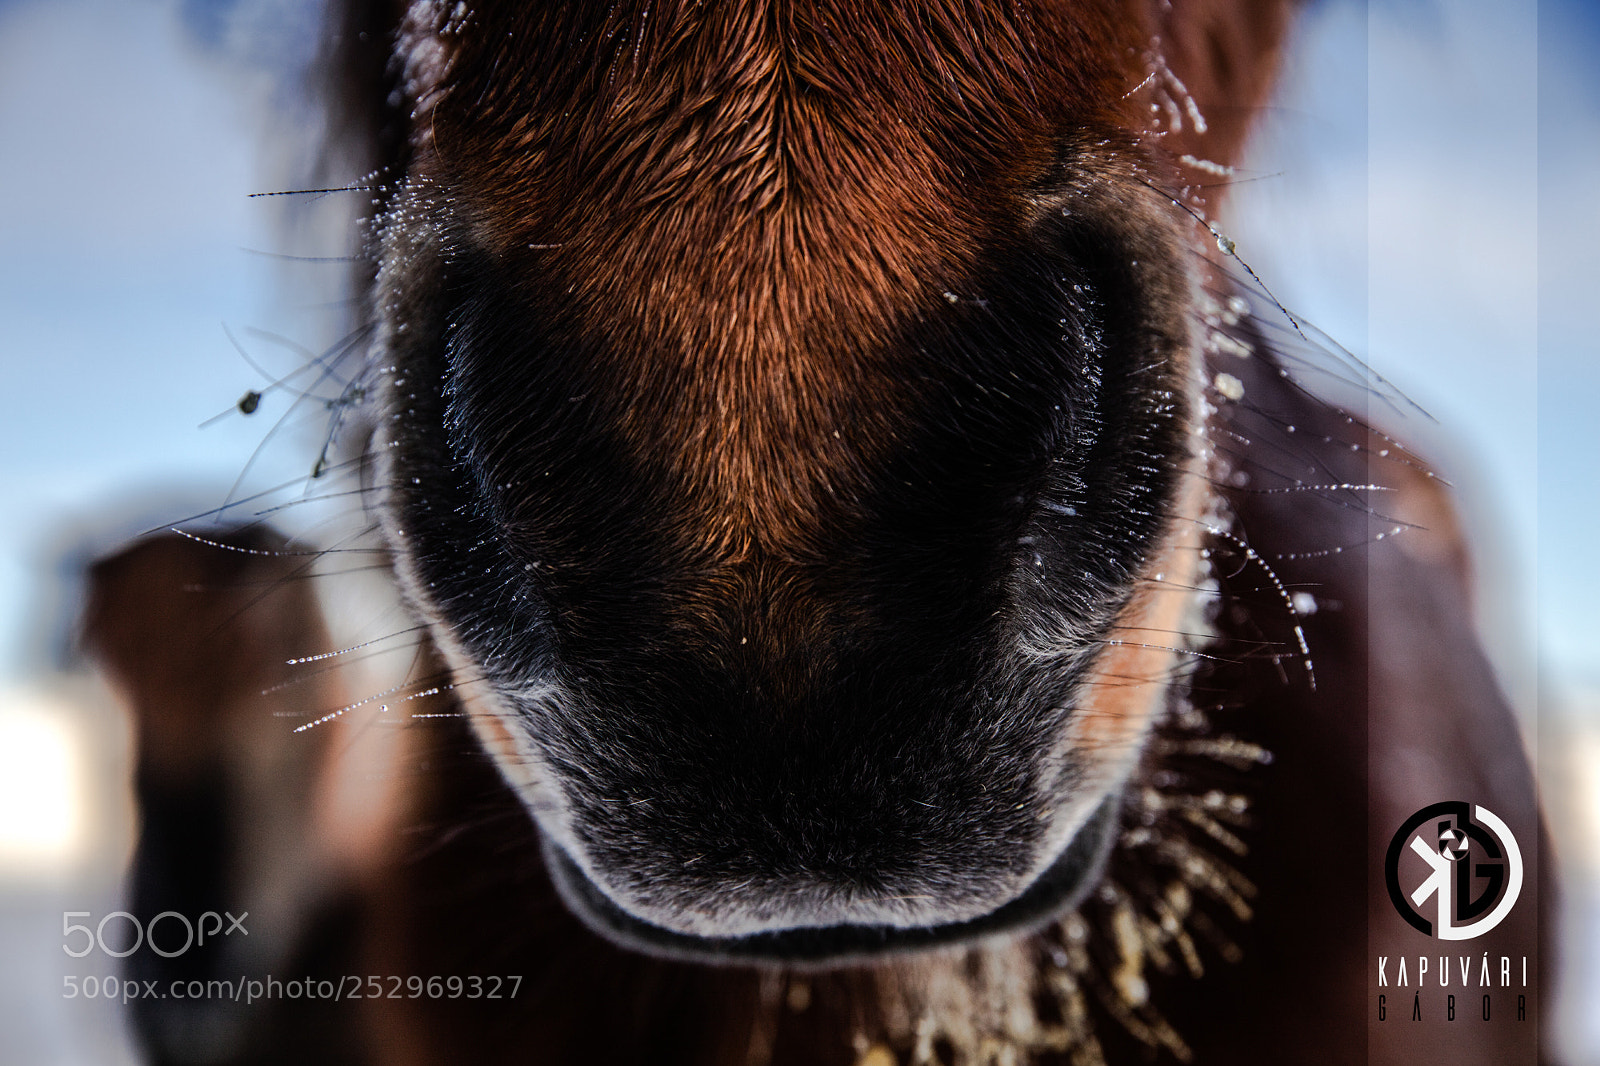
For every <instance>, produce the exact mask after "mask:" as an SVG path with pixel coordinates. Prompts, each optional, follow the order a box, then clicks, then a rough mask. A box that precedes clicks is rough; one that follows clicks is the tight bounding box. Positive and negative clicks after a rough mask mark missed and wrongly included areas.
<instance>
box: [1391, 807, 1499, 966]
mask: <svg viewBox="0 0 1600 1066" xmlns="http://www.w3.org/2000/svg"><path fill="white" fill-rule="evenodd" d="M1408 853H1409V854H1410V855H1414V856H1416V857H1418V858H1420V859H1421V860H1422V863H1421V865H1420V866H1419V865H1418V864H1417V863H1416V862H1414V861H1406V856H1407V854H1408ZM1403 867H1404V868H1403ZM1383 872H1384V879H1385V881H1386V882H1387V884H1388V887H1389V899H1390V900H1392V901H1393V903H1394V907H1395V910H1397V911H1399V912H1400V917H1402V918H1404V919H1405V920H1406V921H1407V922H1409V923H1410V924H1411V926H1412V927H1413V928H1415V929H1416V930H1417V931H1419V932H1421V933H1423V934H1425V935H1427V936H1431V937H1435V938H1437V939H1439V940H1471V939H1472V938H1474V937H1479V936H1482V935H1483V934H1485V933H1487V932H1488V931H1489V930H1491V929H1493V928H1494V927H1495V926H1497V925H1499V924H1500V923H1501V922H1502V921H1504V920H1505V917H1506V915H1508V914H1510V913H1511V908H1512V907H1514V906H1516V902H1517V896H1518V895H1520V894H1521V892H1522V873H1523V868H1522V850H1521V849H1520V848H1518V847H1517V839H1516V837H1514V836H1512V834H1511V829H1510V827H1509V826H1507V825H1506V823H1505V822H1504V821H1502V820H1501V819H1500V817H1499V816H1498V815H1496V814H1495V813H1494V812H1493V811H1491V810H1489V809H1488V808H1487V807H1480V806H1477V805H1474V804H1468V803H1466V802H1464V801H1461V800H1446V801H1444V802H1442V803H1434V804H1430V805H1428V806H1426V807H1424V808H1422V809H1421V810H1420V811H1418V812H1417V813H1416V814H1413V815H1412V816H1411V817H1410V818H1407V819H1406V821H1405V824H1404V825H1402V826H1401V827H1400V830H1399V832H1397V833H1395V835H1394V839H1393V840H1391V841H1390V842H1389V853H1388V855H1387V857H1386V858H1385V860H1384V867H1383ZM1408 890H1409V891H1408ZM1430 900H1432V905H1431V906H1429V901H1430Z"/></svg>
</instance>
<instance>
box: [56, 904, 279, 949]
mask: <svg viewBox="0 0 1600 1066" xmlns="http://www.w3.org/2000/svg"><path fill="white" fill-rule="evenodd" d="M93 917H94V915H93V914H92V913H91V912H89V911H62V912H61V950H62V951H64V952H66V953H67V954H68V955H71V956H72V957H73V958H75V959H81V958H83V957H84V956H85V955H87V954H89V953H90V952H91V951H94V950H95V949H96V948H99V949H100V952H101V953H102V954H104V955H109V956H111V957H112V958H114V959H123V958H127V957H128V956H129V955H132V954H133V953H134V952H135V951H138V950H139V948H140V947H142V946H145V945H148V946H149V948H150V950H151V951H153V952H155V953H156V954H157V955H160V956H161V957H162V958H164V959H175V958H177V957H178V956H179V955H182V954H183V953H184V952H186V951H188V950H189V949H190V948H198V947H204V946H205V943H206V941H207V940H208V939H209V940H216V939H218V938H220V937H226V936H232V935H233V934H234V933H240V934H243V935H244V936H249V935H250V930H248V929H246V928H245V927H244V920H245V919H246V918H248V917H250V912H249V911H245V912H244V913H242V914H240V915H239V916H238V917H237V918H236V917H234V916H233V914H232V913H231V912H229V911H223V912H222V913H221V914H218V913H217V912H216V911H205V912H203V913H202V914H201V915H200V916H199V917H198V918H195V919H193V920H190V918H189V916H188V915H186V914H179V913H178V912H177V911H162V912H161V913H160V914H157V915H156V916H155V917H153V918H151V919H150V921H149V922H147V923H145V922H140V921H139V919H138V918H136V917H135V916H134V915H132V914H129V913H128V912H127V911H112V912H111V913H110V914H107V915H106V916H105V917H103V918H101V919H100V921H99V922H97V923H96V924H95V925H94V926H92V927H91V926H88V925H82V924H79V923H78V922H75V921H73V919H74V918H89V919H91V920H92V919H93ZM108 927H109V929H110V931H111V934H112V936H111V942H110V943H108V942H107V937H106V933H107V929H108ZM158 933H159V937H158V935H157V934H158Z"/></svg>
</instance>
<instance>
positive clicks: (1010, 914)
mask: <svg viewBox="0 0 1600 1066" xmlns="http://www.w3.org/2000/svg"><path fill="white" fill-rule="evenodd" d="M1121 799H1122V798H1121V796H1120V794H1118V793H1115V792H1113V793H1112V794H1110V795H1108V796H1107V797H1106V798H1105V799H1103V800H1102V801H1101V802H1100V805H1099V806H1098V807H1097V808H1095V811H1094V813H1093V814H1091V815H1090V816H1089V819H1088V821H1087V822H1085V823H1084V825H1083V826H1082V827H1081V828H1080V829H1079V830H1078V832H1077V833H1076V834H1075V835H1074V836H1073V838H1072V840H1071V842H1070V843H1069V844H1068V845H1067V847H1066V848H1065V849H1064V850H1063V851H1062V853H1061V855H1060V857H1059V858H1057V859H1056V861H1055V862H1054V863H1052V864H1051V865H1050V866H1049V867H1047V868H1046V869H1045V871H1044V872H1043V873H1041V874H1040V875H1039V876H1038V877H1037V878H1035V880H1034V881H1033V882H1032V883H1031V884H1030V885H1029V886H1028V887H1027V888H1026V889H1024V890H1023V891H1022V893H1021V894H1020V895H1018V896H1017V897H1015V898H1014V899H1012V900H1011V901H1010V902H1009V903H1006V904H1003V905H1002V906H1000V907H998V908H997V909H995V910H993V911H990V912H989V913H988V914H985V915H982V916H980V917H977V918H971V919H967V920H965V921H959V922H950V923H946V924H941V925H929V926H912V927H899V926H890V925H848V924H847V925H830V926H817V927H807V928H797V929H783V930H774V931H770V932H760V933H751V934H748V935H745V936H727V937H702V936H693V935H690V934H687V933H679V932H675V931H673V930H670V929H665V928H662V927H661V926H658V925H655V924H652V923H650V922H647V921H645V920H643V919H641V918H638V917H636V916H634V915H632V914H630V913H628V912H627V911H625V910H623V909H622V908H621V907H619V906H618V905H617V904H616V903H614V902H613V901H612V900H611V899H610V898H609V897H608V896H606V895H605V893H603V892H602V891H601V890H600V889H599V888H598V887H597V886H596V885H595V884H594V882H592V881H590V880H589V878H588V877H587V876H585V875H584V873H583V871H582V870H580V869H579V868H578V866H577V864H576V863H574V862H573V861H572V859H571V858H570V857H569V856H568V855H567V854H566V852H565V851H563V850H562V849H561V847H560V846H559V845H557V844H555V843H554V842H552V841H551V840H550V839H549V838H548V837H546V838H545V840H544V858H545V866H546V869H548V871H549V873H550V878H551V881H552V882H553V883H554V884H555V887H556V890H557V892H558V893H559V894H560V896H561V898H562V900H563V901H564V902H565V903H566V905H567V907H568V909H569V910H571V911H572V912H573V913H575V914H576V915H577V916H578V918H579V919H581V920H582V921H583V923H584V924H585V925H587V926H588V927H589V928H590V929H591V930H592V931H594V932H595V933H597V934H599V935H600V936H603V937H605V938H606V939H607V940H610V941H612V942H613V943H616V944H619V945H621V946H622V947H625V948H629V949H632V950H635V951H638V952H641V953H643V954H647V955H656V956H660V957H665V958H670V959H677V960H682V961H689V962H723V963H778V964H785V965H803V966H804V965H810V966H828V965H840V964H848V963H851V962H865V961H871V960H872V959H873V958H875V957H879V956H883V955H888V954H898V953H904V952H912V951H918V950H923V949H932V948H940V947H951V946H955V945H959V944H963V943H968V942H971V941H975V940H980V939H984V938H987V937H992V936H997V935H1002V934H1014V933H1018V932H1026V931H1028V930H1030V929H1033V928H1036V927H1038V926H1041V925H1044V924H1045V923H1047V922H1049V921H1051V920H1052V919H1054V918H1056V917H1059V916H1060V915H1062V914H1064V913H1066V912H1067V911H1069V910H1071V909H1072V908H1074V907H1076V906H1077V905H1078V904H1079V903H1081V902H1082V901H1083V899H1084V897H1085V896H1087V895H1088V893H1089V892H1090V890H1091V889H1093V888H1094V886H1095V885H1096V884H1098V883H1099V881H1100V879H1101V875H1102V874H1103V873H1104V872H1105V868H1106V863H1107V860H1108V859H1109V857H1110V854H1111V850H1112V845H1113V843H1114V842H1115V840H1116V836H1117V824H1118V814H1119V812H1120V810H1121V806H1122V803H1121Z"/></svg>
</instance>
